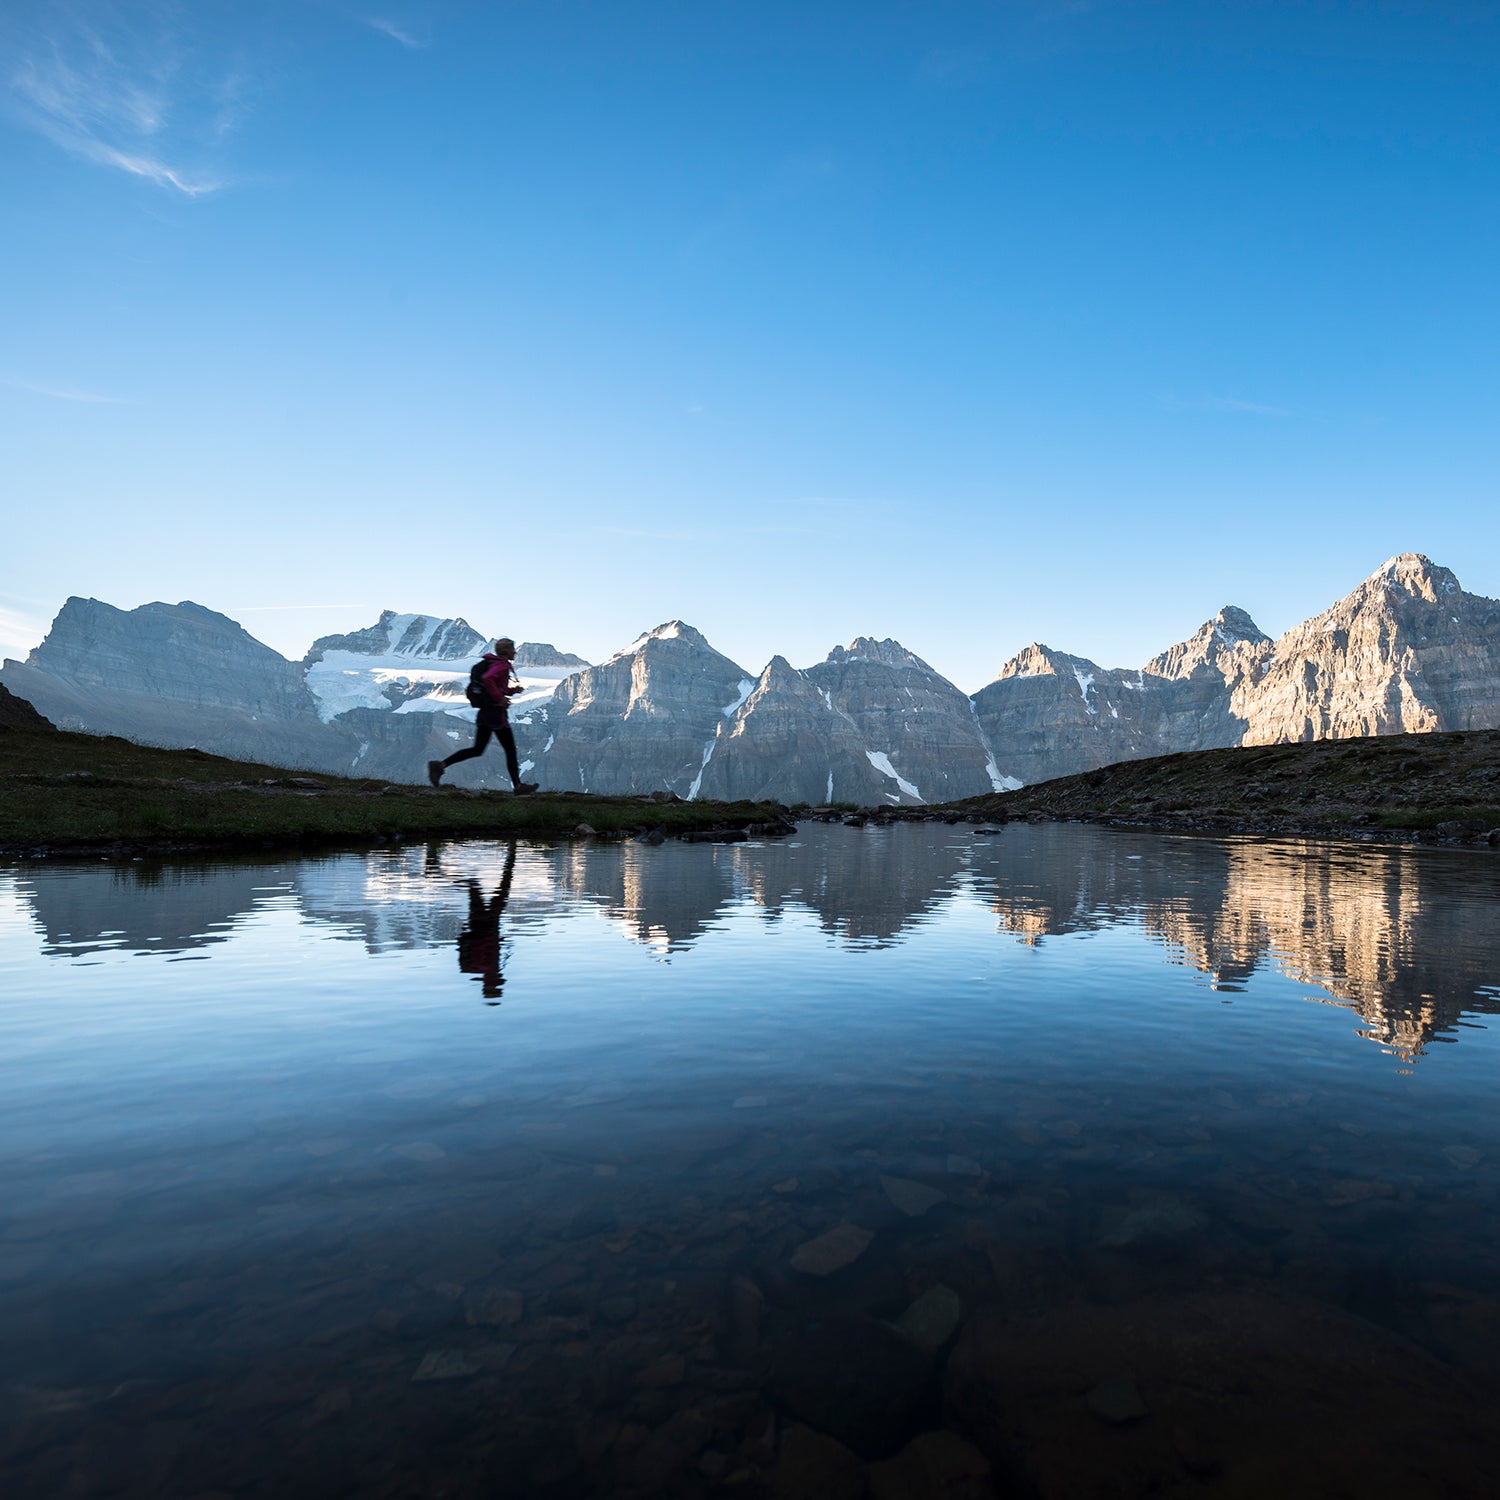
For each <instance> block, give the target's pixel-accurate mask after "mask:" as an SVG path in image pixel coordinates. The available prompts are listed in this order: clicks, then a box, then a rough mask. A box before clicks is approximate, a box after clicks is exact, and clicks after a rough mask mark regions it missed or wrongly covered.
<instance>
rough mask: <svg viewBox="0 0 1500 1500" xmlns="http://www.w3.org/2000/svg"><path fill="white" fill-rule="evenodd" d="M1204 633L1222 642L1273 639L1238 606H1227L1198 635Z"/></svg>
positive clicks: (1205, 623) (1207, 621)
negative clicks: (1206, 632) (1210, 634)
mask: <svg viewBox="0 0 1500 1500" xmlns="http://www.w3.org/2000/svg"><path fill="white" fill-rule="evenodd" d="M1204 631H1208V632H1211V633H1212V634H1214V635H1216V636H1218V638H1219V639H1220V640H1223V641H1233V642H1235V643H1238V642H1240V641H1268V640H1270V639H1271V637H1270V636H1268V635H1267V634H1266V633H1265V631H1264V630H1262V629H1261V628H1260V626H1259V625H1257V624H1256V623H1255V621H1254V620H1252V619H1251V618H1250V615H1249V614H1248V612H1247V611H1245V610H1243V609H1241V608H1240V607H1239V605H1238V604H1226V605H1225V606H1224V608H1223V609H1221V610H1220V611H1219V612H1218V614H1216V615H1215V616H1214V617H1213V619H1211V620H1206V621H1205V622H1204V624H1203V626H1202V629H1200V630H1199V632H1198V633H1199V634H1200V635H1202V634H1203V632H1204Z"/></svg>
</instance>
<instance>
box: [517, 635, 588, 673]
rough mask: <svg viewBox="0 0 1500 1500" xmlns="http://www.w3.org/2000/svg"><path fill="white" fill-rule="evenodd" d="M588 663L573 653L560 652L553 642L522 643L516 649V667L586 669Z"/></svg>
mask: <svg viewBox="0 0 1500 1500" xmlns="http://www.w3.org/2000/svg"><path fill="white" fill-rule="evenodd" d="M586 666H588V662H587V661H586V660H585V659H584V658H583V657H581V656H574V655H573V653H572V652H571V651H559V650H558V649H557V647H556V646H554V645H553V644H552V642H551V641H522V642H521V644H520V645H519V646H517V647H516V667H517V669H518V670H519V669H520V668H522V667H586Z"/></svg>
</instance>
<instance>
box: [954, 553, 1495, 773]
mask: <svg viewBox="0 0 1500 1500" xmlns="http://www.w3.org/2000/svg"><path fill="white" fill-rule="evenodd" d="M974 711H975V714H976V715H977V717H978V719H979V723H980V725H981V727H982V728H983V730H984V733H985V736H986V739H987V740H988V742H989V744H990V746H991V747H992V748H993V750H994V752H995V756H996V760H997V761H998V763H999V764H1000V765H1001V766H1002V767H1003V768H1004V770H1005V771H1006V772H1007V773H1008V774H1010V775H1013V776H1015V777H1017V778H1019V779H1020V780H1021V781H1025V782H1032V781H1042V780H1047V779H1050V778H1051V777H1055V776H1070V775H1075V774H1077V773H1079V772H1082V771H1089V770H1093V769H1095V768H1097V767H1099V766H1103V765H1107V764H1109V763H1111V762H1113V761H1120V760H1136V759H1139V758H1141V757H1143V756H1150V755H1169V754H1172V753H1174V752H1177V751H1182V750H1216V749H1225V748H1228V747H1230V746H1233V745H1262V744H1279V743H1284V742H1288V741H1301V740H1315V739H1333V738H1344V737H1351V736H1359V735H1370V734H1399V733H1411V732H1422V731H1431V730H1445V729H1488V728H1494V727H1496V726H1497V725H1500V603H1497V602H1496V601H1495V600H1492V599H1485V598H1481V597H1479V596H1477V595H1474V594H1466V593H1465V592H1464V591H1463V589H1462V588H1461V587H1460V586H1459V583H1458V580H1457V579H1456V578H1455V577H1454V576H1453V574H1452V573H1450V572H1449V571H1448V570H1447V569H1446V568H1440V567H1436V566H1435V565H1434V564H1433V563H1431V562H1430V561H1429V560H1428V559H1427V558H1425V557H1422V556H1420V555H1419V554H1417V553H1403V554H1402V555H1401V556H1399V557H1395V558H1392V559H1391V560H1390V561H1389V562H1388V563H1386V564H1385V565H1384V566H1383V567H1381V568H1380V569H1378V570H1377V571H1376V572H1375V573H1374V574H1372V575H1371V576H1370V577H1369V578H1367V579H1366V580H1365V581H1364V582H1363V583H1362V584H1360V586H1359V587H1358V588H1357V589H1355V590H1354V591H1353V592H1352V593H1351V594H1349V595H1348V596H1347V597H1346V598H1344V599H1341V600H1339V602H1338V603H1337V604H1335V605H1334V606H1333V607H1332V608H1331V609H1328V610H1325V611H1324V612H1323V613H1322V614H1320V615H1318V616H1316V617H1314V618H1313V619H1311V620H1308V621H1306V622H1305V623H1304V624H1302V625H1299V626H1296V627H1295V628H1294V629H1292V630H1289V631H1287V633H1286V634H1285V635H1283V636H1281V637H1280V638H1279V639H1278V640H1275V641H1273V640H1271V639H1270V638H1269V637H1268V636H1266V635H1265V634H1264V633H1263V632H1262V631H1261V630H1260V629H1259V628H1258V627H1257V626H1256V624H1255V622H1254V621H1253V620H1252V619H1251V618H1250V617H1249V615H1247V614H1246V613H1245V612H1244V611H1243V610H1241V609H1237V608H1235V607H1234V606H1232V605H1231V606H1228V607H1226V608H1225V609H1223V610H1221V611H1220V612H1219V614H1218V615H1217V616H1216V617H1215V618H1214V619H1212V620H1209V621H1207V622H1206V623H1205V624H1204V625H1203V626H1202V627H1201V628H1200V629H1199V630H1198V631H1197V632H1196V633H1195V634H1194V635H1192V636H1190V637H1189V638H1188V639H1187V640H1185V641H1183V642H1182V643H1181V644H1180V645H1177V646H1173V647H1171V648H1170V649H1169V650H1167V651H1164V652H1162V653H1161V654H1160V655H1159V656H1156V657H1153V658H1152V660H1151V661H1149V662H1147V663H1146V665H1145V666H1144V667H1143V668H1141V669H1140V670H1139V671H1134V672H1132V671H1118V670H1112V671H1106V670H1104V669H1103V668H1101V667H1099V666H1097V665H1096V664H1095V663H1093V662H1091V661H1088V660H1086V659H1084V658H1082V657H1076V656H1068V655H1066V654H1065V653H1063V652H1060V651H1053V650H1051V649H1049V648H1048V647H1045V646H1029V647H1027V649H1026V650H1025V651H1023V652H1021V653H1020V654H1019V655H1017V656H1016V657H1014V658H1012V660H1010V661H1009V662H1007V663H1006V664H1005V666H1004V667H1002V668H1001V669H1000V673H999V675H998V676H997V677H996V679H995V681H994V682H992V683H990V684H988V685H987V686H986V687H984V688H981V689H980V691H979V692H978V693H976V694H975V696H974Z"/></svg>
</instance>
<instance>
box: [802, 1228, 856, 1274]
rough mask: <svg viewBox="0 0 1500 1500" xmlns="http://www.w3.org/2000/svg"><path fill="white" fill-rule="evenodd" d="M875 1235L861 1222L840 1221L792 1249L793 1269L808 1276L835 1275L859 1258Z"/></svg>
mask: <svg viewBox="0 0 1500 1500" xmlns="http://www.w3.org/2000/svg"><path fill="white" fill-rule="evenodd" d="M874 1238H875V1236H874V1235H873V1234H872V1233H871V1232H870V1231H869V1230H868V1229H861V1228H860V1227H859V1225H857V1224H840V1225H839V1226H838V1227H837V1228H836V1229H830V1230H829V1231H828V1232H827V1233H826V1234H820V1235H818V1237H817V1238H816V1239H811V1240H807V1241H805V1242H804V1243H803V1244H801V1245H798V1246H797V1248H796V1250H794V1251H793V1252H792V1269H793V1270H794V1271H801V1272H802V1273H803V1274H804V1275H806V1276H831V1275H832V1274H833V1273H834V1272H835V1271H839V1270H842V1269H843V1268H844V1267H845V1266H847V1265H849V1264H851V1263H852V1262H854V1261H856V1260H858V1259H859V1257H860V1256H861V1255H863V1254H864V1253H865V1251H866V1250H868V1249H869V1247H870V1241H871V1240H873V1239H874Z"/></svg>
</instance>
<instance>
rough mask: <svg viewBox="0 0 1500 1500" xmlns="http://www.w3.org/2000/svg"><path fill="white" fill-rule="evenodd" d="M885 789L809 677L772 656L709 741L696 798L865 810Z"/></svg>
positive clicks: (851, 728)
mask: <svg viewBox="0 0 1500 1500" xmlns="http://www.w3.org/2000/svg"><path fill="white" fill-rule="evenodd" d="M891 785H892V783H891V782H890V781H889V780H887V779H886V778H885V777H884V776H882V775H881V774H880V772H879V771H877V770H876V769H875V767H874V766H873V765H871V763H870V762H869V760H868V759H867V758H866V756H865V754H864V738H863V736H862V735H861V734H860V732H859V730H858V729H857V727H856V726H855V725H854V723H853V722H852V721H851V720H850V719H849V717H848V716H847V715H845V714H843V713H840V712H839V711H838V710H837V709H836V708H835V707H834V706H833V703H832V701H831V696H830V695H828V694H827V693H826V690H824V689H821V688H819V687H818V686H817V684H816V683H815V682H814V681H813V679H812V677H811V674H810V673H807V672H799V671H798V670H797V669H796V668H795V667H793V666H792V665H791V664H790V663H789V662H788V661H787V660H786V658H785V657H782V656H773V657H772V658H771V660H770V661H769V662H768V663H767V664H766V669H765V671H763V672H762V673H761V674H760V680H759V681H758V682H757V683H756V684H755V687H754V689H753V691H752V692H751V694H750V696H749V697H748V698H747V699H746V700H745V702H744V703H743V704H742V705H741V707H740V708H739V710H738V712H737V713H736V714H735V715H734V718H733V720H732V721H731V723H730V725H729V726H728V729H727V732H726V733H724V734H720V735H717V736H716V737H715V743H714V750H713V754H712V755H711V756H710V757H709V760H708V763H707V764H706V765H705V766H704V767H703V780H702V783H701V784H700V786H699V789H698V794H699V795H700V796H702V797H717V798H721V799H723V800H731V799H733V798H736V797H750V798H761V797H773V798H775V799H776V800H778V801H781V802H809V803H823V802H857V803H859V804H860V805H861V806H865V805H867V804H870V803H877V802H881V801H883V800H884V797H885V792H886V789H887V788H888V787H890V786H891Z"/></svg>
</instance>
